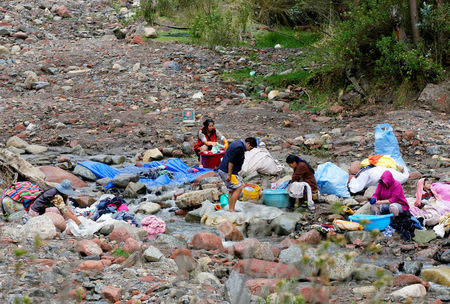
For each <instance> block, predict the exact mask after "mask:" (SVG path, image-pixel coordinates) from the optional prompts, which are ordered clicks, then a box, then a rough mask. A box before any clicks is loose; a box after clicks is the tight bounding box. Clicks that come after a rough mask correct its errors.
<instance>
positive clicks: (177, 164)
mask: <svg viewBox="0 0 450 304" xmlns="http://www.w3.org/2000/svg"><path fill="white" fill-rule="evenodd" d="M78 164H79V165H81V166H83V167H85V168H87V169H89V170H91V171H92V172H93V173H94V174H95V175H96V176H97V177H98V178H104V177H109V178H111V179H113V178H114V177H115V176H116V175H119V174H130V173H140V172H145V171H147V170H148V169H149V168H155V167H158V166H161V165H166V166H167V169H166V170H168V171H171V172H173V179H171V178H169V176H167V175H161V176H160V177H158V178H157V179H150V178H144V179H140V180H139V182H140V183H143V184H144V185H145V186H147V188H151V187H156V186H162V185H180V184H183V183H185V182H192V181H194V180H195V179H196V178H197V177H199V176H200V175H203V174H205V173H206V172H209V171H212V169H204V168H198V167H192V168H189V167H188V165H186V164H185V163H184V162H183V161H181V160H179V159H178V158H171V159H168V160H165V161H153V162H149V163H146V164H144V165H143V166H142V167H137V166H127V167H124V168H121V169H114V168H111V167H110V166H108V165H106V164H103V163H99V162H94V161H84V162H80V163H78ZM189 169H197V170H198V172H191V170H189ZM110 184H111V183H110ZM112 186H113V185H112V184H111V185H108V186H107V188H110V187H112Z"/></svg>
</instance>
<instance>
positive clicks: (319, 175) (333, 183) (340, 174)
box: [314, 162, 350, 197]
mask: <svg viewBox="0 0 450 304" xmlns="http://www.w3.org/2000/svg"><path fill="white" fill-rule="evenodd" d="M314 176H315V178H316V181H317V185H318V186H319V188H320V193H322V194H334V195H336V196H339V197H350V192H349V191H348V188H347V182H348V177H349V175H348V173H347V172H345V171H344V170H342V169H341V168H339V167H338V166H336V165H335V164H333V163H330V162H326V163H324V164H320V165H319V166H318V167H317V170H316V174H314Z"/></svg>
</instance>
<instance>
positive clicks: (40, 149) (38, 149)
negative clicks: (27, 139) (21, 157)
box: [25, 145, 48, 154]
mask: <svg viewBox="0 0 450 304" xmlns="http://www.w3.org/2000/svg"><path fill="white" fill-rule="evenodd" d="M47 150H48V148H47V147H44V146H40V145H28V146H27V147H26V148H25V151H27V152H28V153H30V154H41V153H45V152H47Z"/></svg>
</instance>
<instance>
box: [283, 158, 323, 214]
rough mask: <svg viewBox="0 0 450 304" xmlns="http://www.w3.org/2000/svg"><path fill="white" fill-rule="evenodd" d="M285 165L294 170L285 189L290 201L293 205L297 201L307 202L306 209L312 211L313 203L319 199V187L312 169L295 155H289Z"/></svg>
mask: <svg viewBox="0 0 450 304" xmlns="http://www.w3.org/2000/svg"><path fill="white" fill-rule="evenodd" d="M286 163H287V164H288V165H289V167H291V168H292V169H294V173H293V174H292V178H291V180H290V182H289V186H288V188H287V192H288V193H289V196H290V199H291V201H293V203H294V204H295V201H296V200H297V199H299V198H303V199H304V200H305V201H306V202H307V204H308V208H309V209H310V210H314V209H315V206H314V201H317V200H318V199H319V187H318V186H317V181H316V178H315V177H314V169H313V168H312V167H311V166H310V165H309V164H308V163H307V162H306V161H304V160H303V159H301V158H300V157H298V156H296V155H289V156H288V157H287V158H286Z"/></svg>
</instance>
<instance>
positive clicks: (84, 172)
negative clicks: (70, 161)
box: [73, 164, 97, 181]
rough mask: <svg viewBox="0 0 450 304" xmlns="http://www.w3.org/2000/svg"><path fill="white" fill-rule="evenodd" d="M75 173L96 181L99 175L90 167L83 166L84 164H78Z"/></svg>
mask: <svg viewBox="0 0 450 304" xmlns="http://www.w3.org/2000/svg"><path fill="white" fill-rule="evenodd" d="M73 174H75V175H77V176H80V177H81V178H83V179H86V180H89V181H96V180H97V176H96V175H95V174H94V173H93V172H92V171H91V170H89V169H88V168H86V167H84V166H82V165H78V164H77V165H76V166H75V168H74V169H73Z"/></svg>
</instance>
